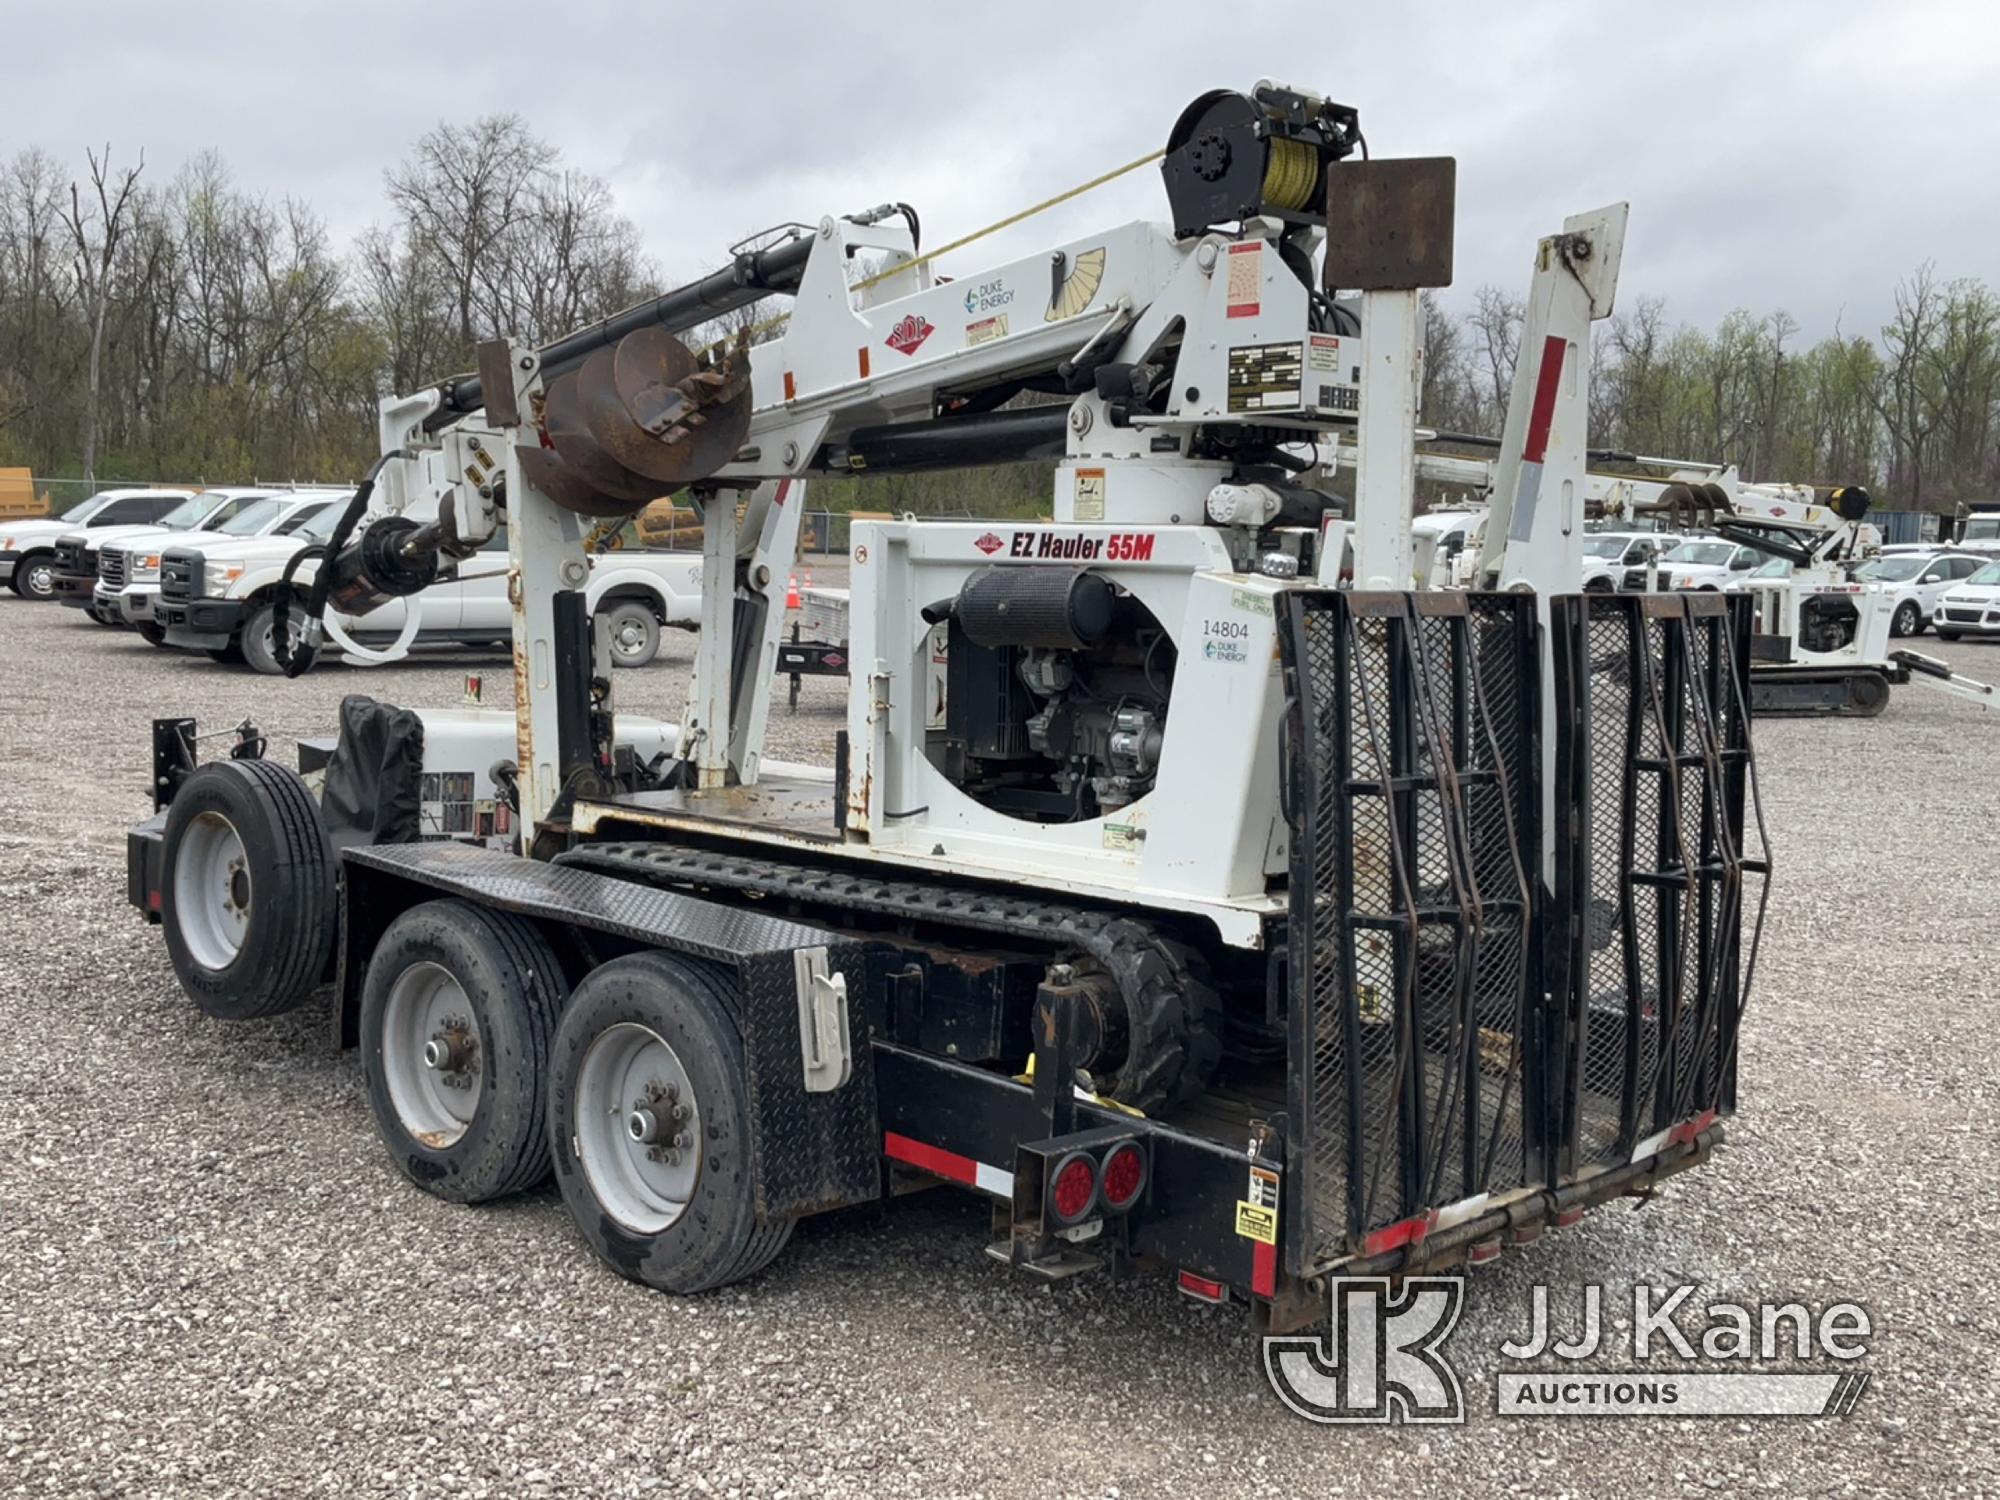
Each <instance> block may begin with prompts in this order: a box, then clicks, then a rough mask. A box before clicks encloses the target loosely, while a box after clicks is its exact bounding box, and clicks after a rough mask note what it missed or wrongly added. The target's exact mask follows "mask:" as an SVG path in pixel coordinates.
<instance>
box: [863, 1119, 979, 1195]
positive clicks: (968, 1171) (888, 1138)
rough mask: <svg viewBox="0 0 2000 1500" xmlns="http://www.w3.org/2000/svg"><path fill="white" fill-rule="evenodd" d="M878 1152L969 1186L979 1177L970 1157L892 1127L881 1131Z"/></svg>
mask: <svg viewBox="0 0 2000 1500" xmlns="http://www.w3.org/2000/svg"><path fill="white" fill-rule="evenodd" d="M882 1154H883V1155H884V1156H889V1157H894V1158H895V1159H896V1160H897V1161H906V1162H908V1163H909V1164H910V1165H911V1166H913V1167H921V1168H923V1170H924V1171H926V1172H935V1173H936V1174H937V1175H938V1176H940V1177H949V1178H950V1179H951V1180H952V1181H953V1182H963V1183H966V1184H967V1185H970V1184H972V1183H975V1182H977V1181H978V1180H979V1163H978V1162H976V1161H974V1160H973V1159H972V1158H971V1157H969V1156H960V1155H959V1154H958V1153H957V1152H956V1151H945V1150H942V1149H941V1148H939V1147H937V1146H927V1145H925V1144H924V1143H923V1142H922V1141H913V1140H911V1139H910V1138H909V1137H908V1136H906V1135H897V1134H896V1132H895V1131H893V1130H885V1131H883V1132H882Z"/></svg>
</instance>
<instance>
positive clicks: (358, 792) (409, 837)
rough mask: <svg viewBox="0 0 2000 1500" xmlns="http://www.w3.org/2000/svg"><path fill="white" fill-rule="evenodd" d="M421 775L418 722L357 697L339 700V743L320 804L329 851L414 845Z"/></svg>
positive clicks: (406, 711) (404, 713) (399, 710)
mask: <svg viewBox="0 0 2000 1500" xmlns="http://www.w3.org/2000/svg"><path fill="white" fill-rule="evenodd" d="M423 769H424V721H423V720H422V719H420V718H418V717H417V715H416V714H414V713H412V712H411V711H410V710H409V709H407V708H397V707H395V706H394V705H393V704H388V703H377V702H376V701H375V700H374V699H373V698H370V697H367V696H365V695H364V694H361V693H350V694H348V695H347V696H346V697H345V698H343V699H341V700H340V741H339V743H338V744H336V745H335V746H334V747H333V757H332V759H330V760H329V761H327V763H326V784H325V786H324V787H323V788H322V789H321V791H320V799H319V806H320V821H321V822H323V823H325V824H326V834H327V837H328V839H330V840H331V841H332V843H333V847H334V850H335V851H336V852H338V851H341V850H344V849H352V848H355V847H357V846H359V845H364V844H414V843H415V842H417V836H418V821H417V814H418V802H419V798H420V793H421V790H422V782H423Z"/></svg>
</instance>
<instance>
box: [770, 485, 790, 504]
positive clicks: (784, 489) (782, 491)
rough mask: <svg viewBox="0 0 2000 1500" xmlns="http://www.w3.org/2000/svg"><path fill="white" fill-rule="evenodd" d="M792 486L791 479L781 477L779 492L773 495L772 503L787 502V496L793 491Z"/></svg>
mask: <svg viewBox="0 0 2000 1500" xmlns="http://www.w3.org/2000/svg"><path fill="white" fill-rule="evenodd" d="M791 488H792V482H791V480H789V479H780V480H779V481H778V493H777V494H775V495H773V496H772V497H771V503H772V504H773V505H783V504H784V503H785V496H786V495H788V494H790V493H791Z"/></svg>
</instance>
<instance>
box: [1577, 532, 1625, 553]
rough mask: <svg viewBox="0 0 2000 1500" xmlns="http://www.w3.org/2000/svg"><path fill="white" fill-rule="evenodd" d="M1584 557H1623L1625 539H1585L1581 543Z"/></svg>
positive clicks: (1616, 537)
mask: <svg viewBox="0 0 2000 1500" xmlns="http://www.w3.org/2000/svg"><path fill="white" fill-rule="evenodd" d="M1583 555H1584V556H1585V557H1623V556H1624V555H1625V538H1624V537H1622V536H1593V537H1585V538H1584V542H1583Z"/></svg>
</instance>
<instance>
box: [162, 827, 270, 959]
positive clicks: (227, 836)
mask: <svg viewBox="0 0 2000 1500" xmlns="http://www.w3.org/2000/svg"><path fill="white" fill-rule="evenodd" d="M173 883H174V920H175V923H176V925H177V926H178V927H179V929H180V934H181V940H182V941H183V942H185V943H186V944H187V947H188V951H189V953H190V954H191V955H192V956H193V958H194V960H195V962H196V963H198V964H200V965H201V966H202V967H203V968H205V969H216V970H219V969H226V968H228V967H229V966H230V965H231V964H232V963H234V962H235V961H236V958H237V955H238V954H240V953H241V952H242V951H243V940H244V937H245V936H246V935H247V934H248V932H249V930H250V903H251V897H252V894H253V886H252V882H251V879H250V865H249V856H248V854H247V853H246V851H245V850H244V847H243V837H242V835H241V834H239V833H238V832H237V831H236V825H235V824H233V823H231V822H230V821H229V819H227V818H226V817H224V816H223V815H222V814H221V813H219V812H204V813H202V814H200V815H199V816H197V817H196V818H195V819H194V821H193V822H191V823H189V824H188V826H187V831H186V832H185V833H184V834H182V836H181V843H180V848H179V850H178V852H177V853H176V854H175V856H174V871H173Z"/></svg>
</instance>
